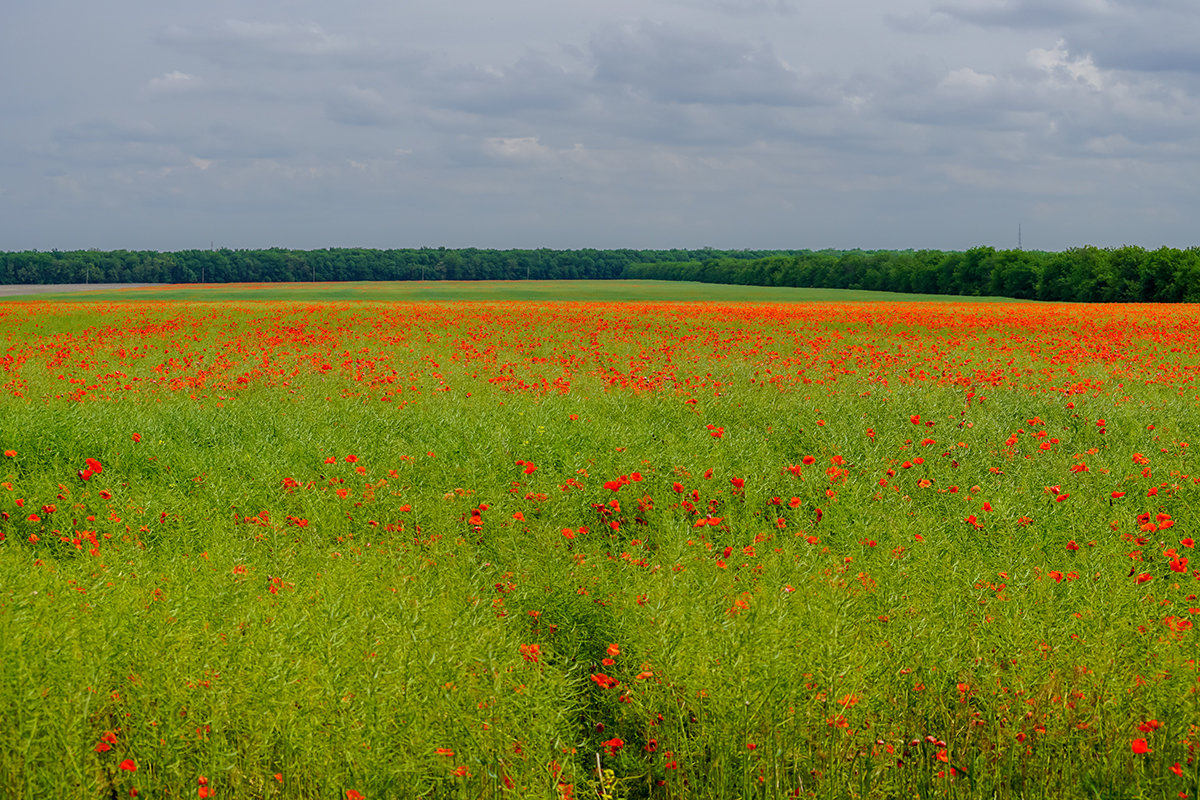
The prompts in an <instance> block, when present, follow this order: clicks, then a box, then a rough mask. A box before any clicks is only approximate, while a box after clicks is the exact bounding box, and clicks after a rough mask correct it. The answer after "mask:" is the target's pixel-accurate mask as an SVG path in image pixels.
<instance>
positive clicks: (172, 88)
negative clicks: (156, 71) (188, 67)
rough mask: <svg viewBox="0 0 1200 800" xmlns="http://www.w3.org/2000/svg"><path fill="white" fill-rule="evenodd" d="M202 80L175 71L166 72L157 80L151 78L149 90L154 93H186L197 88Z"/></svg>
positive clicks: (148, 85)
mask: <svg viewBox="0 0 1200 800" xmlns="http://www.w3.org/2000/svg"><path fill="white" fill-rule="evenodd" d="M199 85H200V80H199V78H197V77H196V76H195V75H189V74H187V73H186V72H180V71H179V70H173V71H171V72H164V73H163V74H162V75H160V76H159V77H157V78H151V79H150V82H149V83H148V84H147V88H148V89H149V90H150V91H152V92H162V93H167V92H186V91H190V90H192V89H195V88H197V87H198V86H199Z"/></svg>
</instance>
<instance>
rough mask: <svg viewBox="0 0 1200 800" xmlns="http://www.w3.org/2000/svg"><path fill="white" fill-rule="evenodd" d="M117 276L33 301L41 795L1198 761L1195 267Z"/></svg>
mask: <svg viewBox="0 0 1200 800" xmlns="http://www.w3.org/2000/svg"><path fill="white" fill-rule="evenodd" d="M505 290H510V291H511V292H513V293H516V294H513V295H508V296H506V295H505V293H504V291H505ZM308 292H316V293H315V294H306V293H308ZM421 292H426V293H427V294H420V293H421ZM438 292H442V293H444V294H436V293H438ZM606 292H607V293H608V294H605V293H606ZM189 293H194V294H190V295H189ZM338 293H344V294H343V295H342V296H341V297H338V296H336V295H337V294H338ZM655 293H657V294H655ZM107 296H108V297H111V298H113V299H112V300H110V301H108V302H99V301H98V300H97V298H96V297H95V296H92V297H85V296H83V295H75V296H70V297H68V296H61V297H50V296H46V295H43V296H39V297H36V298H26V299H10V300H7V301H5V302H4V303H2V304H0V337H3V341H2V342H0V344H2V349H0V389H2V390H3V391H2V392H0V733H2V734H3V735H0V796H2V797H5V798H38V799H40V798H49V797H55V798H57V797H70V798H75V797H80V798H97V799H98V800H99V799H101V798H103V799H105V800H107V799H108V798H118V797H119V798H124V797H132V796H136V797H141V798H183V797H197V796H199V797H215V798H235V797H236V798H340V799H341V798H344V799H345V800H362V798H367V800H382V799H383V798H394V797H405V798H410V797H411V798H507V797H512V798H527V797H539V798H551V799H552V800H565V799H566V798H627V799H632V798H792V797H801V798H809V797H813V798H842V797H845V798H851V797H853V798H881V799H882V798H902V797H903V798H908V797H947V798H993V797H1000V798H1017V797H1055V798H1057V797H1103V798H1126V797H1127V798H1149V797H1154V798H1158V797H1171V798H1175V797H1180V796H1186V797H1193V796H1195V793H1196V791H1197V780H1198V775H1200V764H1197V762H1196V760H1195V757H1196V752H1195V749H1196V746H1197V741H1198V740H1200V698H1198V697H1197V686H1198V685H1200V684H1198V682H1197V677H1198V675H1197V656H1198V655H1200V646H1198V644H1197V641H1198V640H1197V634H1196V630H1195V628H1194V621H1195V620H1196V617H1197V615H1198V614H1200V600H1198V599H1197V591H1198V589H1200V580H1198V578H1200V570H1197V567H1198V566H1200V563H1197V562H1196V557H1195V550H1194V545H1195V542H1194V539H1193V537H1194V536H1195V535H1196V529H1197V524H1198V522H1200V519H1198V514H1200V503H1198V481H1200V475H1197V474H1196V468H1195V457H1194V453H1193V452H1192V448H1193V447H1195V446H1200V445H1196V444H1194V443H1195V442H1197V441H1200V439H1197V436H1198V435H1200V408H1198V402H1200V398H1198V397H1197V394H1198V391H1200V390H1197V388H1196V384H1195V381H1196V377H1197V373H1196V370H1197V367H1196V365H1197V364H1200V314H1198V312H1197V310H1196V308H1195V307H1192V306H1172V307H1148V306H1082V305H1079V306H1056V305H1045V304H1017V303H986V304H984V303H968V302H938V303H929V302H924V303H903V302H872V301H873V300H877V298H874V297H870V296H866V295H856V297H858V299H860V300H863V301H866V302H846V303H832V302H814V299H816V298H825V297H828V296H832V295H826V294H821V295H816V294H806V293H805V290H780V289H759V288H752V287H716V286H711V285H697V284H654V283H652V282H651V283H648V284H646V285H645V286H640V285H638V284H636V283H621V284H608V283H597V284H589V285H587V286H586V287H578V286H568V285H563V284H546V285H543V284H537V285H532V286H531V285H525V284H511V285H500V284H492V285H491V286H490V288H489V287H488V286H484V285H475V284H460V285H454V286H451V285H445V284H392V285H385V286H375V285H350V286H344V287H329V286H317V287H308V286H299V285H286V286H268V287H234V286H230V287H205V288H202V289H192V288H187V287H167V288H162V289H150V290H123V291H120V292H117V293H115V294H112V295H107ZM635 297H636V302H623V301H630V300H633V299H634V298H635ZM582 299H588V300H590V301H591V302H568V303H563V302H554V301H559V300H576V301H578V300H582ZM182 300H189V301H196V300H204V301H206V302H181V301H182ZM464 300H465V301H467V302H464ZM734 300H741V301H754V302H742V303H735V302H733V301H734ZM431 301H436V302H431ZM501 301H506V302H501Z"/></svg>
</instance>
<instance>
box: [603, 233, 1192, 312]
mask: <svg viewBox="0 0 1200 800" xmlns="http://www.w3.org/2000/svg"><path fill="white" fill-rule="evenodd" d="M625 276H626V277H627V278H648V279H657V280H680V281H704V282H708V283H734V284H746V285H755V286H803V287H822V288H831V289H870V290H877V291H886V292H917V293H922V294H946V295H966V296H974V297H980V296H997V297H1013V298H1018V299H1024V300H1052V301H1063V302H1088V303H1113V302H1121V303H1178V302H1185V303H1197V302H1200V248H1196V247H1192V248H1188V249H1186V250H1179V249H1175V248H1170V247H1161V248H1159V249H1157V250H1145V249H1143V248H1141V247H1117V248H1107V249H1101V248H1098V247H1091V246H1088V247H1075V248H1071V249H1070V250H1064V251H1061V252H1046V251H1039V250H996V249H994V248H992V247H975V248H972V249H970V250H967V251H965V252H957V251H951V252H947V251H942V250H874V251H869V250H820V251H804V252H801V253H797V254H787V255H774V256H768V257H764V258H758V259H740V260H735V259H728V258H720V257H718V258H713V259H697V260H692V261H687V262H678V261H676V262H671V263H667V262H659V263H656V264H649V263H643V264H631V265H630V266H629V267H628V268H627V269H626V271H625Z"/></svg>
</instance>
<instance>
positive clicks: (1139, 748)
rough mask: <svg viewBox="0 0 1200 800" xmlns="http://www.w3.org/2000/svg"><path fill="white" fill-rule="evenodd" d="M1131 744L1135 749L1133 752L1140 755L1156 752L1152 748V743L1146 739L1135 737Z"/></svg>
mask: <svg viewBox="0 0 1200 800" xmlns="http://www.w3.org/2000/svg"><path fill="white" fill-rule="evenodd" d="M1129 746H1130V747H1131V748H1132V749H1133V752H1135V753H1137V754H1138V755H1142V754H1144V753H1152V752H1154V751H1153V750H1151V749H1150V743H1149V742H1147V741H1146V740H1145V739H1134V740H1133V741H1132V742H1130V743H1129Z"/></svg>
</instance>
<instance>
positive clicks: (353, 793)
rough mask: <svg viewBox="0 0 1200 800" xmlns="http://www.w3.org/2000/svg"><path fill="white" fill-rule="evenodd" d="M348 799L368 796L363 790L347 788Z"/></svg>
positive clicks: (361, 799) (362, 799) (363, 799)
mask: <svg viewBox="0 0 1200 800" xmlns="http://www.w3.org/2000/svg"><path fill="white" fill-rule="evenodd" d="M346 800H367V796H366V795H365V794H363V793H362V792H357V791H355V790H354V789H347V790H346Z"/></svg>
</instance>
